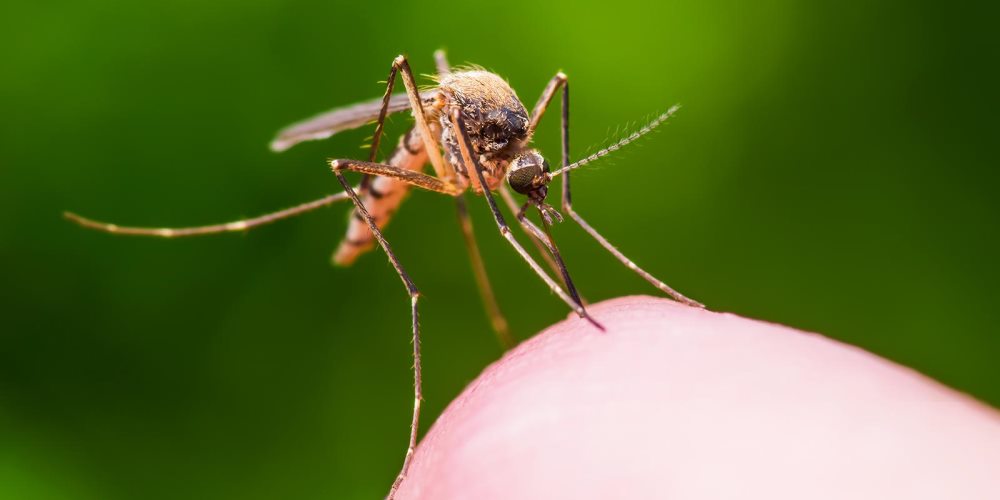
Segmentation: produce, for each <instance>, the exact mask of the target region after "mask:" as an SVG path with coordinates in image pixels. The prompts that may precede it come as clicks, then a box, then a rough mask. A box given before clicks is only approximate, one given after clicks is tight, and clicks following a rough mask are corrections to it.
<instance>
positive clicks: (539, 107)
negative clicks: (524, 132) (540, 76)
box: [528, 71, 567, 137]
mask: <svg viewBox="0 0 1000 500" xmlns="http://www.w3.org/2000/svg"><path fill="white" fill-rule="evenodd" d="M566 83H567V78H566V74H565V73H563V72H562V71H560V72H558V73H556V76H553V77H552V79H551V80H549V83H548V85H546V86H545V90H543V91H542V95H541V97H539V98H538V102H537V103H535V107H534V109H532V110H531V123H529V124H528V136H529V137H530V136H531V135H532V134H534V133H535V128H537V127H538V122H540V121H542V115H544V114H545V110H546V109H548V107H549V103H550V102H552V98H553V97H555V95H556V92H558V91H559V88H560V87H562V86H564V85H566Z"/></svg>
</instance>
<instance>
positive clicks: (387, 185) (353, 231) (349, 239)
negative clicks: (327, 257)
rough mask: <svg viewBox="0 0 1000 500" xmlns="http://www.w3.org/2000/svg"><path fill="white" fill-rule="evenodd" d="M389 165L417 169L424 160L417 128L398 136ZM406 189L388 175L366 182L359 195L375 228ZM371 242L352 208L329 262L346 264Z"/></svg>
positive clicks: (372, 237) (387, 217) (365, 226)
mask: <svg viewBox="0 0 1000 500" xmlns="http://www.w3.org/2000/svg"><path fill="white" fill-rule="evenodd" d="M387 163H388V164H389V165H392V166H395V167H399V168H405V169H407V170H413V171H420V170H421V169H423V167H424V164H425V163H427V152H426V151H425V150H424V143H423V141H422V140H421V139H420V132H419V131H417V130H415V129H411V130H410V131H409V132H408V133H407V134H405V135H404V136H403V137H400V139H399V145H398V146H396V149H395V150H394V151H393V152H392V155H390V156H389V161H388V162H387ZM408 190H409V185H407V184H406V183H404V182H401V181H399V180H397V179H393V178H390V177H375V178H373V179H372V180H371V183H370V184H369V189H368V192H367V193H365V194H364V195H363V196H362V197H361V201H362V202H363V203H364V205H365V208H366V209H367V210H368V213H369V214H371V216H372V218H373V219H375V224H376V225H377V226H378V227H379V229H381V228H383V227H385V225H386V224H388V223H389V220H390V219H391V218H392V215H393V214H394V213H396V209H397V208H398V207H399V204H400V203H402V202H403V198H404V197H405V196H406V193H407V191H408ZM374 246H375V235H373V234H372V231H371V229H370V228H369V227H368V223H367V222H365V221H364V219H363V218H362V217H361V215H360V214H359V213H358V212H357V210H354V211H353V212H352V213H351V219H350V221H349V222H348V226H347V235H346V236H345V237H344V239H343V240H342V241H341V242H340V246H339V247H337V251H336V253H334V254H333V262H334V264H337V265H339V266H349V265H351V264H352V263H353V262H354V259H356V258H358V256H359V255H361V254H362V253H365V252H367V251H369V250H371V249H372V248H374Z"/></svg>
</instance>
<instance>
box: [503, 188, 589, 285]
mask: <svg viewBox="0 0 1000 500" xmlns="http://www.w3.org/2000/svg"><path fill="white" fill-rule="evenodd" d="M530 206H531V204H530V203H525V204H524V205H523V206H521V208H520V209H519V210H517V212H515V213H516V214H517V215H516V217H517V221H518V222H520V223H521V227H523V228H524V229H525V231H527V232H528V234H529V235H532V236H534V237H535V238H537V239H538V241H540V242H542V243H543V244H544V245H545V248H547V249H548V251H549V253H550V254H552V258H553V259H555V262H556V265H557V269H556V274H558V275H559V276H561V277H562V281H563V284H565V285H566V290H567V291H568V292H569V294H570V296H571V297H573V300H574V301H576V302H577V303H578V304H583V299H581V298H580V294H579V293H578V292H577V291H576V286H574V285H573V279H572V278H570V276H569V269H567V268H566V263H565V262H563V260H562V256H561V255H560V254H559V247H557V246H556V242H555V240H553V239H552V233H551V231H550V230H549V224H548V222H546V221H545V216H542V227H543V228H545V229H544V231H543V230H542V229H539V228H538V226H536V225H535V223H534V222H531V220H530V219H528V217H527V215H526V212H527V210H528V207H530Z"/></svg>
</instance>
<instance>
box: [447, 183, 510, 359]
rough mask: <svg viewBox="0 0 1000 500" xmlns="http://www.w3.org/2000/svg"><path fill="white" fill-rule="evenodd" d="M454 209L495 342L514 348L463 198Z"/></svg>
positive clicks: (457, 201)
mask: <svg viewBox="0 0 1000 500" xmlns="http://www.w3.org/2000/svg"><path fill="white" fill-rule="evenodd" d="M455 209H456V214H457V216H458V225H459V227H461V228H462V237H463V238H464V239H465V249H466V250H468V251H469V261H470V262H471V263H472V273H473V276H475V278H476V285H477V286H478V287H479V296H480V297H481V298H482V299H483V307H484V308H485V309H486V314H487V315H488V316H489V317H490V325H491V326H492V327H493V331H494V332H496V334H497V340H499V341H500V345H501V346H503V348H504V350H506V349H510V348H512V347H514V339H513V338H512V337H511V336H510V330H509V329H508V327H507V319H506V318H504V316H503V313H502V312H500V306H499V305H498V304H497V299H496V295H495V294H494V293H493V287H491V286H490V279H489V276H488V275H487V274H486V265H485V264H484V263H483V256H482V254H480V253H479V245H478V244H477V243H476V236H475V234H474V233H473V231H472V219H471V218H469V211H468V210H467V209H466V207H465V198H463V197H461V196H457V197H455Z"/></svg>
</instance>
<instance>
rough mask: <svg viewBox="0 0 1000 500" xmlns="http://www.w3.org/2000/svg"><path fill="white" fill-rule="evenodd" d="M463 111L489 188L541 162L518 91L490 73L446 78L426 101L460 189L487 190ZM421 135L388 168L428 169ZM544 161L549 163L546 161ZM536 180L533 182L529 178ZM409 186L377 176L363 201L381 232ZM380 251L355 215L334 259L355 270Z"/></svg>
mask: <svg viewBox="0 0 1000 500" xmlns="http://www.w3.org/2000/svg"><path fill="white" fill-rule="evenodd" d="M456 108H457V109H458V110H459V111H460V112H461V114H462V118H463V119H464V122H465V128H466V133H467V134H468V136H469V139H470V141H471V144H472V148H473V150H474V152H475V154H476V155H477V156H478V160H479V163H480V165H481V166H482V167H483V170H484V172H483V174H484V177H485V178H486V184H487V188H488V189H489V190H490V191H496V190H497V189H498V188H499V187H500V184H501V183H502V182H503V180H504V179H505V177H506V175H507V172H508V168H509V167H510V165H511V164H512V162H514V161H515V159H518V158H521V157H522V156H523V157H525V158H535V157H537V158H539V159H540V158H541V155H538V153H537V152H535V151H534V150H530V149H526V145H527V144H528V142H530V136H529V133H528V124H529V116H528V111H527V109H525V107H524V104H522V103H521V100H520V99H518V97H517V93H515V92H514V89H512V88H511V87H510V85H509V84H508V83H507V82H506V81H505V80H504V79H503V78H501V77H500V76H498V75H496V74H494V73H491V72H489V71H484V70H470V71H457V72H454V73H449V74H448V75H445V76H444V77H442V78H441V81H440V84H439V87H438V90H437V92H436V93H435V94H434V98H433V100H432V101H431V102H425V106H424V112H425V113H426V114H427V120H428V123H429V125H430V126H431V132H432V133H433V134H434V135H437V136H438V137H439V139H440V143H441V144H442V146H443V148H444V150H445V156H444V159H445V161H447V162H448V163H450V164H451V165H452V167H454V169H455V172H456V173H457V174H458V175H459V178H458V179H456V182H457V184H458V185H459V186H460V189H462V190H465V189H467V188H469V187H471V188H472V189H473V191H474V192H476V193H477V194H482V188H481V187H480V186H479V182H478V181H477V180H476V176H475V174H474V173H473V172H470V171H469V169H468V168H466V167H465V164H464V162H463V161H462V154H461V152H460V149H459V144H458V138H457V136H456V133H455V132H456V131H455V129H454V127H453V126H452V123H451V120H450V115H449V111H450V110H452V109H456ZM427 160H428V158H427V153H426V151H424V148H423V144H422V142H421V139H420V135H419V130H418V129H417V128H416V127H414V128H411V129H410V130H409V131H408V132H407V133H406V135H404V136H403V137H402V138H401V139H400V142H399V146H397V147H396V149H395V150H394V151H393V152H392V154H390V156H389V158H388V159H387V161H386V163H387V164H389V165H393V166H396V167H400V168H405V169H407V170H413V171H420V170H423V169H424V167H425V166H426V164H427ZM541 161H544V160H541ZM523 172H524V173H528V170H527V169H525V170H523ZM528 180H529V181H530V179H528ZM539 187H540V190H541V191H540V192H539V193H537V194H536V196H537V195H540V198H539V201H541V199H544V195H545V187H544V186H539ZM408 190H409V186H408V185H407V184H406V183H404V182H402V181H400V180H398V179H394V178H390V177H375V179H374V180H373V181H372V185H371V186H370V188H369V190H368V192H366V193H365V194H364V195H363V197H362V198H363V201H364V204H365V206H366V207H367V208H368V211H369V212H370V214H371V215H372V218H373V219H374V220H375V222H376V224H377V225H378V226H379V228H383V227H385V226H386V225H387V224H388V223H389V221H390V219H391V218H392V215H393V214H394V213H395V212H396V210H397V209H398V207H399V205H400V204H401V203H402V202H403V198H404V197H405V194H406V192H408ZM374 247H375V240H374V235H373V234H372V232H371V229H369V227H368V225H367V223H366V222H365V221H364V220H362V219H360V218H358V217H357V216H354V217H352V218H351V221H350V223H349V224H348V228H347V233H346V235H345V237H344V239H343V240H342V241H341V243H340V246H339V247H338V248H337V251H336V253H334V256H333V262H334V263H335V264H337V265H350V264H351V263H353V262H354V260H355V259H356V258H357V257H358V256H359V255H361V254H363V253H365V252H368V251H370V250H372V249H373V248H374Z"/></svg>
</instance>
